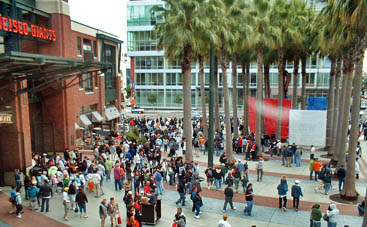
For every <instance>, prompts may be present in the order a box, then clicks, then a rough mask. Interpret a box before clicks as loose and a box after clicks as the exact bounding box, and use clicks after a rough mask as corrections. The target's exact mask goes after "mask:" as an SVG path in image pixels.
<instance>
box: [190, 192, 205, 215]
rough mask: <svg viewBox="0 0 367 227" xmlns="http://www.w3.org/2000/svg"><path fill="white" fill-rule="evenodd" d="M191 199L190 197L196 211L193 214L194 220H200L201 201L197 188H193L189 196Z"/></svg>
mask: <svg viewBox="0 0 367 227" xmlns="http://www.w3.org/2000/svg"><path fill="white" fill-rule="evenodd" d="M191 197H192V201H193V203H194V207H195V210H196V213H195V218H196V219H199V218H200V214H201V212H200V207H201V206H202V205H203V200H202V198H201V196H200V192H199V191H198V189H197V188H194V190H193V192H192V194H191Z"/></svg>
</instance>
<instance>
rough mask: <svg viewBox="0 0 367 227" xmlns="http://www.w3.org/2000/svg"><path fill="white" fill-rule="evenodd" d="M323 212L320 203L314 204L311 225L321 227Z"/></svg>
mask: <svg viewBox="0 0 367 227" xmlns="http://www.w3.org/2000/svg"><path fill="white" fill-rule="evenodd" d="M321 218H322V214H321V211H320V204H318V203H316V204H314V205H313V207H312V210H311V226H312V227H321Z"/></svg>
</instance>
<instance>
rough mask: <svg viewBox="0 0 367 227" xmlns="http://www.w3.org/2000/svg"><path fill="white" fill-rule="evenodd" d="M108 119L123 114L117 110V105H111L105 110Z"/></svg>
mask: <svg viewBox="0 0 367 227" xmlns="http://www.w3.org/2000/svg"><path fill="white" fill-rule="evenodd" d="M105 115H106V119H107V121H111V120H113V119H116V118H119V117H120V116H121V114H120V112H119V111H118V110H117V108H116V106H109V107H107V108H106V111H105Z"/></svg>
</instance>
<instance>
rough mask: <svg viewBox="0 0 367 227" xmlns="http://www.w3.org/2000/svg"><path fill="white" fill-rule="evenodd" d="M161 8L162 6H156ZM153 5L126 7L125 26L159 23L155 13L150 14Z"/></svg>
mask: <svg viewBox="0 0 367 227" xmlns="http://www.w3.org/2000/svg"><path fill="white" fill-rule="evenodd" d="M158 6H162V5H158ZM152 7H153V5H137V6H128V8H127V25H128V26H144V25H145V26H146V25H155V24H156V23H161V20H160V19H159V18H157V15H155V13H153V12H151V9H152Z"/></svg>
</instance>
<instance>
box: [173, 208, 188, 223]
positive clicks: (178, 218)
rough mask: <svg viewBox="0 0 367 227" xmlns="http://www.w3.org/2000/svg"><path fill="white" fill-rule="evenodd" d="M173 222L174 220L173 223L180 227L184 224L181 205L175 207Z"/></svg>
mask: <svg viewBox="0 0 367 227" xmlns="http://www.w3.org/2000/svg"><path fill="white" fill-rule="evenodd" d="M174 222H175V224H177V225H181V226H182V227H185V226H186V217H185V215H184V213H183V212H182V208H181V207H178V208H177V213H176V214H175V219H174Z"/></svg>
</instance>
